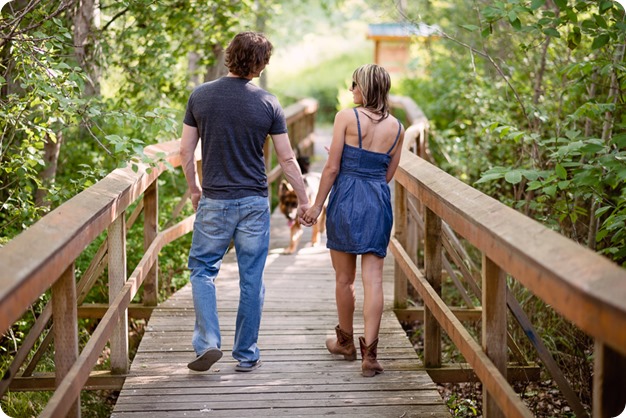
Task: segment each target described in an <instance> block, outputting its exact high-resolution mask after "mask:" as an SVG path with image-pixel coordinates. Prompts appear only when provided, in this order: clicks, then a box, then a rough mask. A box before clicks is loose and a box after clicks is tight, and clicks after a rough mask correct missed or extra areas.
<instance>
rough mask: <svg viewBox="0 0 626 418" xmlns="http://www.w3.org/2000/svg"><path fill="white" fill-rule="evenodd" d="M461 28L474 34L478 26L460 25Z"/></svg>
mask: <svg viewBox="0 0 626 418" xmlns="http://www.w3.org/2000/svg"><path fill="white" fill-rule="evenodd" d="M461 27H462V28H463V29H465V30H468V31H470V32H476V31H477V30H478V29H480V28H479V27H478V26H476V25H461Z"/></svg>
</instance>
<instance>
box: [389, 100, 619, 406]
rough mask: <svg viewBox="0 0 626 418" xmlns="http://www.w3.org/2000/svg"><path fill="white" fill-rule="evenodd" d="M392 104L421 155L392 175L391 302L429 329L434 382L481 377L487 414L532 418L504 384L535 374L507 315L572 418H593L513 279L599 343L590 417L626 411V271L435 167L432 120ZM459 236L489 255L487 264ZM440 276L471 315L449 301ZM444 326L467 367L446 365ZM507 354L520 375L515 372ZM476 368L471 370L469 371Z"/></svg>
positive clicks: (427, 358) (406, 104)
mask: <svg viewBox="0 0 626 418" xmlns="http://www.w3.org/2000/svg"><path fill="white" fill-rule="evenodd" d="M392 103H393V106H394V107H396V108H400V109H402V110H403V111H404V113H405V114H406V116H407V119H408V123H409V124H410V125H411V127H409V128H408V129H407V131H406V135H405V148H406V149H407V151H409V150H410V151H412V152H406V151H405V152H404V153H403V156H402V159H401V161H400V166H399V169H398V172H397V174H396V176H395V185H396V186H395V187H396V188H395V208H394V210H395V220H394V236H393V238H392V240H391V243H390V249H391V251H392V253H393V255H394V257H395V262H396V272H395V301H394V302H395V306H396V308H397V310H396V312H397V314H398V316H399V318H400V319H415V318H417V317H419V318H420V319H423V321H424V332H423V335H424V354H423V357H424V365H425V367H426V369H427V370H428V371H429V373H430V375H431V377H433V379H434V380H435V381H442V382H443V381H459V380H468V379H469V378H470V376H469V375H473V374H475V376H477V377H478V379H480V381H481V382H482V384H483V416H486V417H493V416H505V417H507V418H510V417H529V416H532V413H531V412H530V411H529V409H528V408H527V407H526V406H525V405H524V403H523V402H522V401H521V399H520V397H519V396H518V395H517V394H516V393H515V391H514V390H513V389H512V387H511V386H510V385H509V383H508V382H507V379H508V380H515V379H517V378H520V377H524V376H525V377H526V378H528V377H531V378H533V376H534V378H537V377H538V374H537V373H536V372H537V370H536V367H534V368H533V366H532V364H528V363H527V362H525V360H524V359H523V356H521V352H520V350H519V349H518V348H517V345H516V341H514V340H513V338H512V337H511V335H508V333H507V325H508V324H507V308H508V311H510V314H511V318H514V319H515V320H516V321H517V322H518V323H519V325H520V326H521V328H522V329H523V331H524V333H525V334H526V335H527V336H528V337H529V340H530V342H531V343H532V344H533V345H534V347H535V348H536V351H537V355H538V357H539V358H540V359H541V361H542V363H543V365H544V366H545V367H546V369H547V371H548V372H549V373H550V374H551V375H552V378H553V379H554V380H555V382H556V383H557V384H558V386H559V388H560V390H561V392H562V394H563V395H564V397H565V398H566V399H567V401H568V403H569V404H570V407H571V408H572V411H573V412H574V413H575V414H576V416H577V417H584V416H588V413H587V411H586V410H585V408H584V407H583V405H582V403H581V402H580V400H579V399H578V397H577V396H576V394H575V393H574V391H573V390H572V389H571V387H570V385H569V383H568V382H567V380H566V379H565V377H564V376H563V374H562V372H561V371H560V370H559V368H558V366H557V364H556V361H555V360H554V359H553V358H552V356H551V354H550V353H549V352H548V350H547V349H546V347H545V345H544V344H543V343H542V341H541V338H540V337H539V336H538V334H537V332H536V331H535V330H534V328H533V326H532V324H531V322H530V320H529V318H528V317H527V316H526V314H525V313H524V311H523V309H522V308H521V306H520V304H519V303H518V302H517V300H516V299H515V297H514V296H513V294H512V292H511V291H510V290H509V289H508V287H507V279H508V280H516V281H517V282H518V283H519V284H521V285H523V286H525V287H526V288H527V289H528V290H530V291H531V292H532V293H533V294H534V295H536V296H537V297H539V298H540V299H541V300H543V301H544V302H545V303H546V304H547V305H549V306H550V307H552V308H553V309H554V310H555V311H556V312H557V313H558V314H560V315H562V316H563V317H564V318H566V319H567V320H569V321H571V322H572V323H573V324H575V325H576V326H577V327H578V328H580V329H581V330H582V331H583V332H585V333H586V334H588V335H589V336H591V337H593V338H594V339H595V353H594V357H595V363H594V378H593V380H594V381H593V406H592V414H593V416H594V417H602V418H604V417H609V416H616V415H618V414H619V413H621V412H622V410H623V408H624V404H625V402H626V389H625V388H626V377H625V376H626V270H624V269H622V268H620V267H619V266H617V265H615V264H613V263H612V262H610V261H609V260H607V259H606V258H604V257H602V256H600V255H598V254H596V253H594V252H592V251H590V250H588V249H586V248H584V247H582V246H580V245H578V244H576V243H575V242H573V241H571V240H569V239H567V238H565V237H563V236H561V235H559V234H558V233H556V232H554V231H552V230H550V229H548V228H546V227H544V226H542V225H541V224H539V223H538V222H535V221H534V220H532V219H530V218H528V217H526V216H524V215H522V214H520V213H519V212H516V211H515V210H513V209H511V208H509V207H507V206H505V205H503V204H502V203H500V202H498V201H496V200H494V199H492V198H490V197H488V196H486V195H485V194H483V193H481V192H479V191H477V190H475V189H473V188H472V187H470V186H468V185H466V184H464V183H463V182H461V181H459V180H457V179H456V178H454V177H452V176H450V175H448V174H447V173H445V172H443V171H442V170H440V169H438V168H437V167H435V166H434V165H433V164H431V162H429V161H432V159H431V158H430V154H429V152H428V148H427V143H428V141H427V134H428V121H427V120H426V118H425V117H424V115H423V114H422V112H421V111H420V110H419V108H418V107H417V106H416V105H415V104H414V103H413V102H412V101H411V100H409V99H407V98H395V99H394V100H392ZM416 154H417V155H416ZM461 239H463V240H465V241H464V242H465V243H466V244H467V245H472V246H473V247H474V248H475V249H477V250H478V251H479V252H480V253H482V262H480V261H479V263H480V264H481V265H480V267H478V266H477V264H478V263H475V262H474V261H472V260H471V258H470V257H469V256H468V254H467V252H466V250H465V247H464V245H461ZM421 266H423V268H421ZM443 272H445V273H447V275H448V278H449V279H450V280H451V281H452V282H454V284H455V285H456V287H457V290H458V293H459V294H460V295H461V298H462V300H463V301H464V303H465V305H467V306H465V307H463V308H458V307H454V306H448V305H447V304H446V302H444V300H443V299H442V295H441V293H442V292H441V288H442V273H443ZM408 284H410V285H411V286H413V288H414V289H415V290H416V291H417V292H418V293H419V295H420V296H421V298H422V299H423V301H424V305H425V306H424V307H423V309H421V310H420V309H407V308H406V307H407V303H406V301H407V294H408V290H407V289H408ZM475 301H478V304H479V305H481V306H474V304H476V303H475ZM465 319H479V320H481V338H480V343H479V342H477V341H476V339H475V338H473V337H472V335H471V333H470V332H469V331H468V329H467V328H466V327H465V326H464V325H463V324H462V322H461V321H462V320H465ZM442 329H443V330H444V331H445V332H446V333H447V335H448V336H449V338H450V339H451V340H452V342H453V343H454V344H455V346H456V347H457V348H458V350H459V351H460V352H461V354H462V355H463V357H464V358H465V360H466V361H467V362H468V363H469V366H465V367H460V368H459V367H457V368H455V367H452V366H450V365H444V364H442V361H441V358H442V354H441V352H442V339H441V330H442ZM509 349H510V350H511V353H512V355H513V356H514V357H515V359H516V360H517V362H518V364H519V362H521V364H522V365H523V367H521V370H520V367H512V366H511V364H510V363H509V359H508V351H507V350H509ZM468 368H471V369H472V370H473V372H472V373H467V370H462V369H468ZM520 374H521V375H522V376H520Z"/></svg>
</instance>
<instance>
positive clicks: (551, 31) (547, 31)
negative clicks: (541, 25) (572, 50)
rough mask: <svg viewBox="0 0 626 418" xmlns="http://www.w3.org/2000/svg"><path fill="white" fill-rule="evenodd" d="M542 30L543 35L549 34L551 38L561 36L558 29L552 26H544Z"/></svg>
mask: <svg viewBox="0 0 626 418" xmlns="http://www.w3.org/2000/svg"><path fill="white" fill-rule="evenodd" d="M542 32H543V33H544V35H547V36H551V37H553V38H560V37H561V34H560V33H559V31H558V30H556V29H554V28H545V29H543V30H542Z"/></svg>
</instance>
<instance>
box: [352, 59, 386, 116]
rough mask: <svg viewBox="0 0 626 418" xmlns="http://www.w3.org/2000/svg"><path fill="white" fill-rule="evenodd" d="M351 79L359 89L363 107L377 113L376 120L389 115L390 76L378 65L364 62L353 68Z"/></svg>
mask: <svg viewBox="0 0 626 418" xmlns="http://www.w3.org/2000/svg"><path fill="white" fill-rule="evenodd" d="M352 80H354V82H356V85H357V86H358V87H359V90H361V95H362V96H363V107H364V108H366V109H368V110H371V111H372V112H374V113H375V114H377V115H379V116H380V118H379V119H378V122H380V121H382V120H383V119H385V118H386V117H387V116H389V90H390V89H391V77H389V73H388V72H387V70H385V69H384V68H383V67H381V66H380V65H376V64H365V65H362V66H360V67H359V68H357V69H356V70H354V73H353V74H352Z"/></svg>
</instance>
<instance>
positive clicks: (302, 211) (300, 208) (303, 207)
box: [297, 203, 316, 226]
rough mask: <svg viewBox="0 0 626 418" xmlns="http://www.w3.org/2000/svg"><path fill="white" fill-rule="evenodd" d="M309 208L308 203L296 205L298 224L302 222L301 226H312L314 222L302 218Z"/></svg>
mask: <svg viewBox="0 0 626 418" xmlns="http://www.w3.org/2000/svg"><path fill="white" fill-rule="evenodd" d="M309 210H310V205H309V204H308V203H306V204H303V205H298V213H297V216H298V220H299V221H300V224H302V225H303V226H313V225H314V224H315V223H316V222H309V221H308V220H306V219H305V218H304V214H305V213H306V212H307V211H309Z"/></svg>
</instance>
